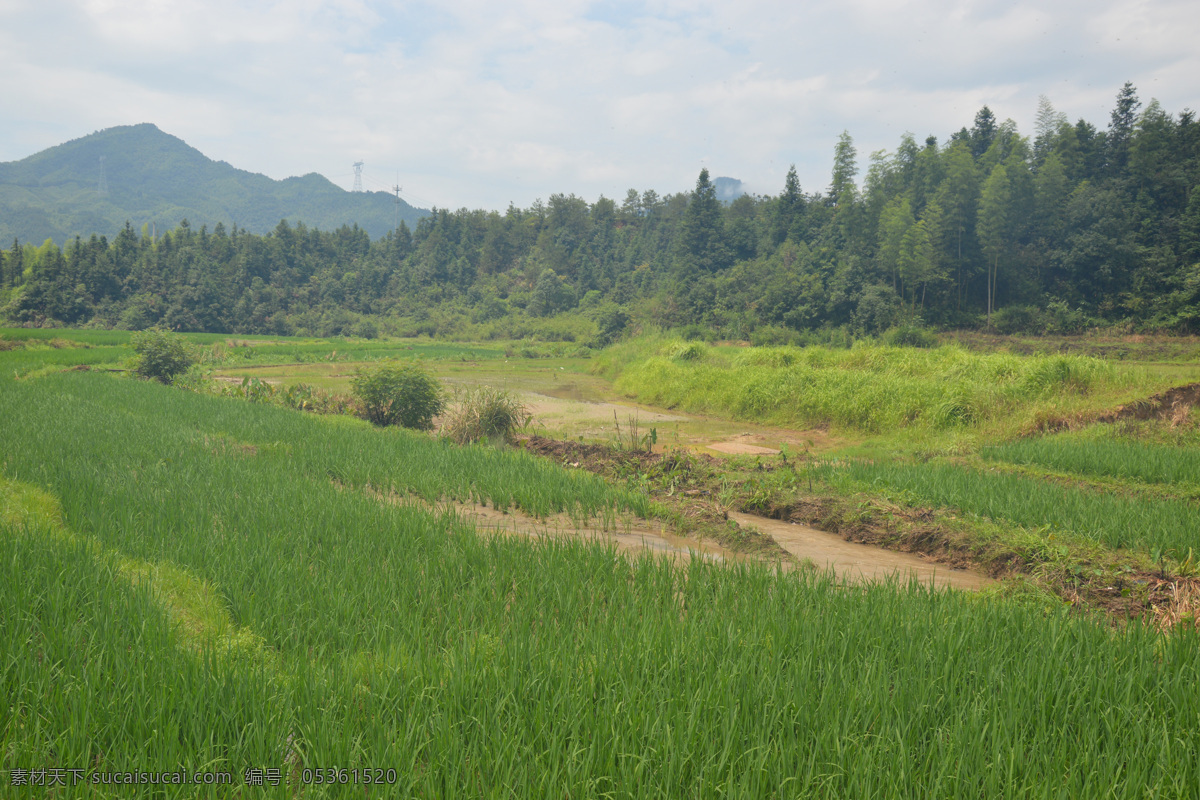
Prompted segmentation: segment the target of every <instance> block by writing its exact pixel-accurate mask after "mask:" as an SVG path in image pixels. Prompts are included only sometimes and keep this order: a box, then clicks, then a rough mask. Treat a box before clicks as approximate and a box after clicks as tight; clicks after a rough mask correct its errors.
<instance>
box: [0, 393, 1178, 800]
mask: <svg viewBox="0 0 1200 800" xmlns="http://www.w3.org/2000/svg"><path fill="white" fill-rule="evenodd" d="M0 419H3V420H4V425H2V426H0V454H2V455H0V463H2V464H3V467H2V468H3V471H4V473H5V474H6V475H7V476H9V478H11V479H13V480H15V481H20V482H23V484H25V485H29V486H36V487H40V488H41V489H42V490H44V491H46V492H50V493H52V494H53V495H54V496H55V497H56V498H57V500H58V502H59V503H60V504H61V519H62V526H63V527H64V528H65V529H68V530H70V531H71V532H72V536H71V537H64V536H61V535H55V533H54V531H53V530H51V529H50V526H48V525H46V524H39V523H36V522H35V523H29V522H24V523H23V522H21V521H20V520H17V519H15V518H12V519H10V518H9V516H11V515H9V516H6V515H0V687H3V691H4V692H5V699H6V706H5V710H6V712H7V715H5V716H0V781H3V780H4V779H5V778H6V777H8V775H9V774H10V773H11V770H13V769H14V768H20V769H29V768H41V767H44V768H53V767H61V768H76V767H81V766H82V767H83V768H84V769H85V770H87V771H88V772H89V774H91V773H92V772H97V773H98V772H101V771H110V770H126V769H127V770H139V769H214V770H229V771H231V772H232V773H233V774H234V775H235V776H237V778H238V780H239V781H240V778H241V776H242V774H243V771H244V770H245V769H246V768H259V769H263V768H269V769H279V770H280V771H281V772H282V774H283V775H285V776H291V778H292V781H293V782H292V784H291V785H290V786H286V785H285V786H280V787H277V788H276V789H274V790H272V789H269V788H268V789H267V790H264V791H263V794H264V795H266V796H277V797H293V796H297V795H299V796H314V797H361V796H363V795H364V787H363V786H362V785H361V784H358V785H355V784H351V783H347V784H341V785H335V786H332V787H331V786H323V787H315V786H312V787H309V788H307V789H305V788H302V787H300V786H298V783H299V781H300V780H302V779H303V776H304V774H305V773H304V770H305V769H310V770H311V769H315V768H330V767H342V768H345V769H355V768H357V769H364V768H369V767H384V768H388V767H390V768H395V769H396V770H397V784H396V785H395V786H394V787H388V788H387V789H385V790H384V791H382V792H377V791H375V790H372V791H371V792H370V796H376V794H379V795H380V796H405V797H407V796H426V797H449V796H471V797H474V796H489V797H491V796H505V797H527V796H528V797H536V796H564V797H565V796H570V797H598V796H611V797H764V796H768V797H769V796H779V797H783V796H786V797H802V796H829V797H928V796H938V797H980V796H986V797H1007V796H1014V797H1015V796H1021V797H1041V796H1056V797H1057V796H1073V797H1084V796H1100V795H1103V796H1111V797H1143V796H1146V795H1147V794H1151V795H1154V796H1158V797H1187V796H1190V795H1191V794H1192V793H1193V792H1194V789H1195V786H1196V785H1198V782H1200V744H1198V743H1200V695H1198V694H1197V693H1196V692H1195V686H1196V684H1197V681H1198V680H1200V647H1197V645H1198V644H1200V642H1198V641H1197V637H1196V635H1195V633H1194V632H1186V631H1180V632H1178V633H1173V634H1171V635H1169V636H1163V635H1161V634H1159V633H1157V632H1155V631H1153V630H1150V629H1146V628H1142V627H1140V626H1137V625H1133V626H1130V627H1129V628H1127V629H1123V630H1120V631H1113V630H1111V629H1109V628H1107V627H1105V626H1102V625H1098V624H1095V623H1093V622H1091V621H1089V620H1086V619H1079V618H1073V617H1071V616H1069V615H1068V614H1067V613H1065V612H1060V611H1050V612H1043V611H1041V610H1034V609H1030V608H1027V607H1024V606H1019V605H1015V604H1010V603H1007V602H1004V601H1002V600H998V599H991V598H975V597H971V596H967V595H962V594H958V593H954V592H932V591H930V590H928V589H925V588H920V587H917V586H899V585H895V584H891V585H887V584H881V585H873V586H865V587H853V586H847V585H844V584H840V583H838V582H836V581H834V580H833V579H831V578H830V577H829V576H823V575H813V574H808V573H782V572H780V571H777V570H774V569H771V568H768V567H764V566H758V565H750V564H737V565H717V564H712V563H709V562H705V561H703V560H699V559H697V560H695V561H692V562H690V563H688V564H683V565H679V564H677V563H676V562H674V561H671V560H667V559H655V558H652V557H649V556H645V557H640V558H630V557H627V556H623V555H621V554H620V553H618V552H616V551H615V550H613V549H612V548H609V547H605V546H603V545H587V544H583V543H580V542H577V541H572V540H561V539H551V540H546V541H537V542H530V541H525V540H517V539H509V538H503V537H496V536H490V537H481V536H479V535H477V534H476V532H475V531H474V530H473V529H472V528H471V527H470V526H468V525H466V524H464V523H463V522H462V521H461V520H460V519H458V518H457V517H456V516H455V515H454V514H453V513H452V512H451V511H441V512H439V511H436V510H431V509H430V507H429V504H428V503H427V502H424V501H422V502H407V501H406V500H405V499H404V497H406V496H408V495H414V494H415V495H420V496H421V497H424V498H428V499H433V498H446V497H459V498H460V499H466V498H467V497H469V496H470V495H471V494H472V493H473V494H474V495H475V496H476V497H477V498H480V497H482V498H486V499H487V501H488V503H489V505H491V504H496V505H501V506H503V505H505V504H509V505H517V506H520V507H522V508H525V509H528V510H530V511H531V512H533V513H545V512H548V511H550V510H554V509H568V510H569V509H572V508H573V509H575V510H576V513H579V514H584V513H590V514H602V513H605V512H604V509H606V508H620V507H633V508H635V510H636V508H637V505H638V502H639V501H638V500H637V499H636V498H633V497H630V496H628V495H626V494H624V493H622V492H619V491H616V490H613V489H611V488H609V487H608V486H606V485H605V484H603V483H601V482H599V481H597V480H595V479H592V478H590V477H588V476H581V475H578V474H576V473H575V472H567V471H564V470H560V469H558V468H556V467H554V466H553V465H551V464H548V463H546V462H541V461H536V460H534V459H532V458H529V457H527V456H526V455H525V454H522V453H519V452H512V451H498V450H494V449H488V448H458V447H452V446H448V445H445V444H443V443H441V442H438V441H436V440H433V439H431V438H428V437H424V436H420V435H414V434H408V433H405V432H399V431H395V432H394V431H379V430H375V429H372V428H370V427H368V426H366V425H365V424H360V423H358V422H356V421H353V420H344V419H338V418H322V417H315V416H312V415H304V414H300V413H297V412H293V411H289V410H286V409H281V408H276V407H271V406H263V405H255V404H248V403H244V402H239V401H236V400H232V399H225V398H215V397H207V396H201V395H195V394H191V393H187V392H181V391H178V390H175V389H171V388H169V387H163V386H160V385H157V384H152V383H145V382H137V381H132V380H124V379H118V378H113V377H111V376H107V375H101V374H95V373H69V374H62V375H51V376H46V377H43V378H37V379H28V380H23V381H13V380H11V379H5V378H3V377H0ZM368 485H369V486H370V487H371V491H367V490H366V489H367V487H368ZM0 488H2V487H0ZM393 489H394V490H395V491H396V492H397V497H396V501H395V502H389V501H387V500H386V499H385V498H381V497H380V496H379V495H380V494H381V493H382V494H384V495H386V494H388V493H389V491H391V490H393ZM641 502H644V500H643V501H641ZM101 551H103V552H101ZM104 553H109V554H112V556H111V557H109V556H106V555H104ZM118 561H119V562H120V563H127V562H134V561H136V562H144V563H147V564H154V565H158V568H159V569H160V570H162V571H166V570H167V568H168V567H169V568H170V569H172V570H177V571H179V572H180V573H183V574H186V575H189V576H192V577H193V578H194V583H195V584H197V585H201V584H202V585H204V586H209V587H213V588H214V590H215V591H216V593H217V595H218V596H219V599H220V600H221V602H222V603H223V604H224V606H225V609H224V610H223V611H222V614H223V615H225V616H227V617H228V619H229V620H230V622H231V624H232V625H235V626H237V628H238V630H241V631H245V632H246V635H248V636H252V637H254V638H255V640H256V641H260V642H261V643H262V648H263V650H264V653H265V655H264V656H263V657H255V656H254V655H253V654H247V653H246V652H245V651H243V650H229V649H225V648H222V647H221V646H220V644H219V643H213V642H209V643H207V644H205V645H204V646H202V647H199V648H198V649H197V647H196V646H195V644H194V642H192V637H193V633H192V631H191V630H190V629H189V627H188V625H187V624H186V622H184V623H180V622H179V620H178V619H176V618H174V617H172V615H171V614H170V613H168V612H167V611H166V610H164V606H163V605H162V603H161V601H160V599H159V598H162V597H164V596H166V597H169V595H170V591H171V589H170V587H162V586H158V587H156V586H155V585H154V584H153V583H150V584H146V583H134V582H131V581H130V579H129V576H128V575H126V574H124V573H123V572H122V571H121V570H120V569H117V568H116V567H115V566H114V564H115V563H118ZM167 605H168V606H170V605H171V604H170V603H168V604H167ZM6 788H7V786H6ZM192 788H193V789H194V790H192V791H188V792H187V793H186V794H187V795H188V796H193V795H199V796H212V797H223V796H230V795H232V794H235V793H234V792H230V791H228V790H225V791H221V790H218V789H211V790H208V789H202V788H195V787H192ZM132 795H140V796H171V795H170V793H169V792H163V791H160V790H155V789H153V788H151V787H145V788H144V789H141V790H138V789H131V790H127V791H125V792H124V793H123V794H119V795H118V796H132Z"/></svg>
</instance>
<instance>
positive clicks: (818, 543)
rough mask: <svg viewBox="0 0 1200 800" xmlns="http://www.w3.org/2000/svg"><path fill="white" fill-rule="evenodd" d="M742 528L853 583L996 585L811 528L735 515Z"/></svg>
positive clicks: (973, 574) (731, 516)
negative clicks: (898, 581) (890, 579)
mask: <svg viewBox="0 0 1200 800" xmlns="http://www.w3.org/2000/svg"><path fill="white" fill-rule="evenodd" d="M729 516H730V518H731V519H734V520H737V522H738V524H739V525H753V526H754V527H755V528H758V529H759V530H760V531H762V532H763V533H766V534H768V535H770V536H771V537H772V538H773V539H774V540H775V541H776V542H778V543H779V545H780V546H781V547H782V548H783V549H785V550H787V551H788V552H789V553H791V554H792V555H794V556H795V557H796V558H798V559H809V560H811V561H812V562H813V563H814V564H816V565H817V566H818V567H819V568H821V569H825V568H832V569H833V571H834V572H835V573H836V574H837V575H838V576H839V577H846V578H848V579H849V580H853V581H873V580H885V579H887V578H888V577H890V576H892V575H898V576H899V577H900V579H901V580H908V579H909V577H910V576H911V577H916V579H917V580H919V581H920V582H921V583H932V584H933V585H934V586H935V587H937V588H939V589H941V588H947V587H950V588H954V589H982V588H984V587H985V586H990V585H992V584H994V583H995V581H993V580H992V579H991V578H987V577H984V576H983V575H979V574H976V573H974V572H968V571H966V570H959V569H951V568H949V567H947V566H945V565H944V564H935V563H933V562H930V561H926V560H925V559H923V558H920V557H918V556H915V555H912V554H911V553H899V552H897V551H895V550H887V549H885V548H882V547H873V546H871V545H866V544H857V543H855V542H847V541H846V540H845V539H843V538H842V537H840V536H838V535H837V534H833V533H826V532H824V531H819V530H817V529H816V528H810V527H808V526H807V525H796V524H793V523H790V522H780V521H779V520H774V519H767V518H766V517H759V516H755V515H753V514H738V513H733V512H731V513H730V514H729Z"/></svg>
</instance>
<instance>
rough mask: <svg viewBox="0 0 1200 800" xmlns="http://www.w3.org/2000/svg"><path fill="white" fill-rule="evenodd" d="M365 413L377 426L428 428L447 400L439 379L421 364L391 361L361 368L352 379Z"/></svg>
mask: <svg viewBox="0 0 1200 800" xmlns="http://www.w3.org/2000/svg"><path fill="white" fill-rule="evenodd" d="M350 387H351V389H352V390H353V391H354V396H355V397H357V398H358V399H359V401H361V402H362V405H363V415H364V416H365V417H366V418H367V419H368V420H370V421H371V422H373V423H375V424H376V425H402V426H403V427H405V428H416V429H417V430H423V431H427V430H429V429H430V428H432V427H433V418H434V417H436V416H437V415H438V414H440V413H442V409H443V408H444V407H445V405H446V401H445V399H444V397H443V394H442V387H441V386H440V385H439V384H438V382H437V380H436V379H435V378H434V377H433V376H432V375H430V374H429V373H428V372H426V371H425V370H424V369H423V368H422V367H421V366H419V365H417V364H412V363H407V364H398V363H396V362H390V363H387V364H381V365H380V366H377V367H374V368H371V369H360V370H359V371H358V372H356V373H355V374H354V377H352V378H351V379H350Z"/></svg>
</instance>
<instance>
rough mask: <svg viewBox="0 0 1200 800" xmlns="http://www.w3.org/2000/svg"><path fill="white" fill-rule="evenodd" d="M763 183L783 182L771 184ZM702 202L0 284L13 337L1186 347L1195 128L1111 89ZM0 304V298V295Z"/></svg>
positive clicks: (26, 269) (119, 242) (204, 241)
mask: <svg viewBox="0 0 1200 800" xmlns="http://www.w3.org/2000/svg"><path fill="white" fill-rule="evenodd" d="M781 177H782V176H781ZM782 183H783V188H782V191H781V192H780V194H779V195H778V196H774V197H757V196H751V195H743V196H741V197H738V198H737V199H736V200H734V201H733V202H732V203H729V204H723V203H721V202H720V201H719V200H718V198H717V194H716V188H715V186H714V184H713V183H712V182H711V181H710V179H709V176H708V173H707V171H703V172H701V173H700V177H699V179H698V181H697V183H696V188H695V190H694V191H692V192H690V193H681V194H676V195H667V196H659V195H657V194H656V193H655V192H654V191H644V192H639V191H637V190H633V189H631V190H629V192H628V194H627V195H626V197H625V198H624V199H623V200H620V201H616V200H611V199H607V198H603V197H602V198H600V199H598V200H597V201H596V202H594V203H591V204H589V203H588V202H586V201H585V200H583V199H580V198H578V197H576V196H574V195H562V194H556V195H554V196H552V197H550V198H549V200H548V202H546V203H542V202H540V201H539V202H537V203H535V204H534V205H533V206H531V207H530V208H525V209H520V208H515V207H510V208H509V209H508V210H507V212H505V213H498V212H494V211H469V210H466V209H463V210H459V211H449V210H447V209H434V211H433V213H432V214H431V215H430V216H428V217H426V218H423V219H421V220H420V221H419V222H418V223H417V224H416V226H415V228H413V229H411V230H410V229H409V227H408V226H401V228H400V229H399V230H398V231H397V232H396V233H394V234H388V235H386V236H384V237H382V238H379V239H376V240H375V241H371V239H370V238H369V237H368V235H367V233H366V232H365V231H363V230H362V229H360V228H353V227H341V228H339V229H337V230H332V231H325V232H322V231H318V230H315V229H313V228H311V227H305V226H303V225H288V224H286V223H281V224H279V225H278V226H277V227H276V228H275V229H274V231H272V232H271V233H268V234H266V235H264V236H257V235H252V234H250V233H246V232H245V231H243V230H241V229H240V228H239V229H236V230H235V229H232V228H230V229H227V228H225V227H224V226H223V225H217V226H214V227H213V228H211V229H210V228H207V227H202V226H201V227H198V226H195V225H191V226H189V225H187V224H181V225H180V226H179V227H177V228H176V229H175V230H173V231H171V232H170V233H168V234H166V235H162V236H160V237H159V238H158V239H157V240H155V239H152V238H151V237H149V236H146V235H144V234H139V233H138V232H136V231H134V230H133V229H131V228H126V229H125V230H123V231H121V232H120V233H119V234H118V235H117V236H116V237H115V238H114V239H112V240H108V239H105V238H103V237H93V238H91V239H76V240H74V241H72V242H70V243H69V244H68V245H67V246H66V248H65V249H63V250H60V249H59V248H58V247H56V246H54V245H53V244H46V245H43V246H41V247H35V246H33V245H30V244H20V243H14V245H13V247H12V248H11V249H10V250H9V251H7V252H6V253H5V256H4V261H3V271H2V272H0V286H2V287H4V289H3V291H6V292H7V293H8V295H9V297H8V299H7V304H6V305H5V306H4V313H5V315H6V316H7V317H8V318H9V319H10V320H12V321H14V322H17V323H22V324H58V323H62V324H68V325H83V324H95V325H102V326H121V327H143V326H146V325H152V324H163V325H167V326H170V327H174V328H180V329H186V330H206V331H228V332H245V333H286V332H310V333H315V334H321V335H332V334H339V333H356V332H358V333H368V334H369V333H373V332H374V331H376V330H379V329H380V326H382V328H383V329H384V330H389V331H392V332H397V333H409V334H412V333H429V334H433V335H438V334H455V333H457V334H470V335H473V336H481V337H483V336H496V337H505V338H508V337H519V336H525V335H530V334H535V335H538V336H541V337H543V338H566V339H570V338H583V339H590V340H591V341H594V342H597V343H602V342H604V341H607V340H608V339H609V338H611V337H612V336H614V335H616V334H618V333H619V332H620V330H621V329H622V328H623V327H624V326H625V325H626V324H628V323H629V322H630V321H631V320H632V321H635V322H640V323H651V324H658V325H662V326H669V327H679V326H685V325H689V324H695V325H701V326H703V327H704V328H705V329H706V330H710V331H712V332H714V333H716V334H718V335H723V336H729V337H737V338H749V337H752V336H755V337H758V338H759V339H760V340H769V339H772V338H774V339H787V338H789V337H792V338H794V337H796V336H799V335H802V334H803V332H805V331H817V330H823V329H825V330H827V329H833V328H844V329H847V330H850V331H855V332H863V333H878V332H880V331H883V330H885V329H887V328H889V327H892V326H896V325H904V324H912V323H923V324H928V325H934V326H943V327H951V326H953V327H979V326H984V325H991V326H992V327H993V328H994V329H997V330H1001V331H1012V330H1033V331H1039V330H1050V331H1055V332H1071V331H1076V330H1081V329H1083V328H1084V327H1087V326H1089V325H1092V324H1096V323H1110V324H1111V323H1127V324H1129V325H1130V326H1132V327H1135V328H1147V327H1154V328H1159V329H1166V330H1174V331H1179V332H1196V331H1197V330H1198V329H1200V192H1197V191H1195V189H1196V186H1197V184H1198V183H1200V123H1198V122H1197V120H1196V118H1195V115H1194V114H1193V113H1192V112H1191V111H1187V110H1185V111H1183V112H1181V113H1178V114H1174V113H1170V112H1168V111H1166V110H1164V109H1163V108H1161V107H1160V105H1159V104H1158V103H1157V102H1155V101H1151V102H1149V103H1147V104H1145V105H1143V104H1142V103H1141V101H1140V100H1139V99H1138V97H1137V94H1136V91H1135V89H1134V88H1133V87H1132V86H1131V85H1129V84H1126V85H1125V87H1124V88H1123V89H1121V91H1120V92H1119V93H1118V95H1117V100H1116V105H1115V108H1114V109H1113V111H1112V115H1111V118H1110V120H1108V123H1107V126H1106V127H1105V128H1100V127H1098V126H1097V125H1095V124H1093V123H1091V122H1088V121H1086V120H1082V119H1081V120H1079V121H1077V122H1075V123H1071V122H1070V121H1068V120H1067V119H1066V118H1065V117H1064V116H1063V115H1062V114H1060V113H1058V112H1056V111H1055V110H1054V109H1053V107H1052V106H1051V105H1050V103H1049V102H1048V101H1045V100H1044V101H1043V102H1042V104H1041V107H1040V109H1039V113H1038V117H1037V125H1036V129H1035V131H1034V132H1033V133H1032V135H1028V136H1026V135H1022V134H1021V133H1020V132H1019V131H1018V130H1017V128H1016V126H1015V124H1013V123H1012V122H1011V121H1006V122H998V121H997V120H996V119H995V117H994V116H993V114H992V113H991V111H990V110H989V109H988V108H986V107H984V108H983V109H981V110H980V111H979V112H978V114H976V116H975V119H974V121H973V124H972V125H971V126H970V127H964V128H962V129H961V130H959V131H958V132H956V133H953V134H952V135H950V136H949V137H948V138H947V139H946V140H945V141H944V142H940V141H939V140H938V139H937V138H935V137H934V136H930V137H928V138H926V139H924V140H923V141H919V140H917V139H915V138H914V137H913V136H912V135H909V134H906V135H904V136H903V137H902V138H901V140H900V144H899V146H898V147H897V148H896V149H895V151H894V152H890V153H889V152H880V153H875V154H872V155H871V156H870V157H869V158H867V159H865V163H864V161H863V160H861V159H860V158H859V155H858V153H857V152H856V149H855V147H854V143H853V140H852V138H851V136H850V135H849V134H843V135H842V137H841V139H840V140H839V141H838V143H837V145H836V148H835V152H834V163H833V170H832V181H831V184H830V186H829V187H828V188H824V189H822V190H820V191H805V190H804V189H803V188H802V187H801V186H800V185H799V184H798V181H797V180H796V173H795V171H794V170H792V171H790V172H789V173H788V174H787V176H786V177H783V180H782ZM0 298H3V295H0Z"/></svg>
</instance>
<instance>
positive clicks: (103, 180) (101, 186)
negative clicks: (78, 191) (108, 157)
mask: <svg viewBox="0 0 1200 800" xmlns="http://www.w3.org/2000/svg"><path fill="white" fill-rule="evenodd" d="M104 158H105V157H104V156H100V182H99V183H98V184H97V185H96V193H97V194H99V195H100V196H101V197H106V196H107V195H108V178H107V177H106V176H105V174H104Z"/></svg>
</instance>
